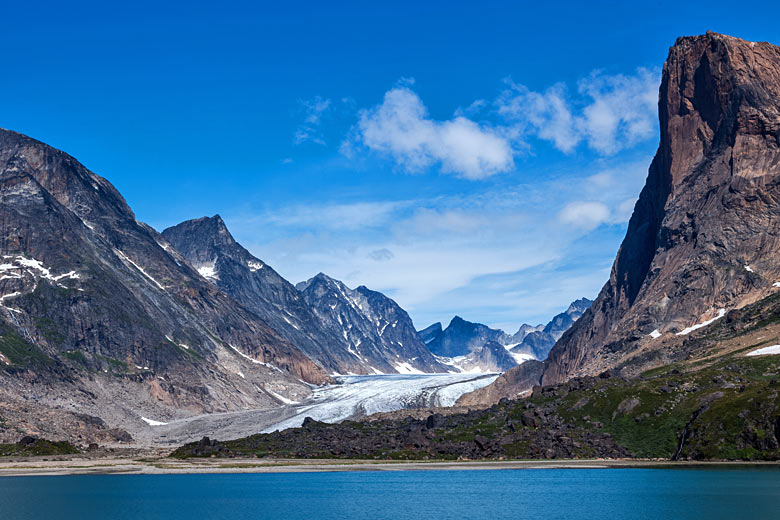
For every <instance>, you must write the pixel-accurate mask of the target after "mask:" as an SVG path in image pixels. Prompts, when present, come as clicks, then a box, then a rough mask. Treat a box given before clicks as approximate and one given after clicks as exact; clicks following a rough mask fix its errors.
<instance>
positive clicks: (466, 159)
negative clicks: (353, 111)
mask: <svg viewBox="0 0 780 520" xmlns="http://www.w3.org/2000/svg"><path fill="white" fill-rule="evenodd" d="M356 147H364V148H366V149H368V150H370V151H372V152H376V153H379V154H382V155H385V156H388V157H390V158H392V159H393V160H394V161H395V163H396V164H397V165H398V166H400V167H401V168H403V169H404V170H406V171H408V172H419V171H422V170H424V169H425V168H429V167H431V166H434V165H438V167H439V169H440V170H441V171H442V172H443V173H451V174H454V175H457V176H459V177H464V178H467V179H484V178H485V177H489V176H491V175H494V174H496V173H500V172H506V171H509V170H510V169H512V168H513V167H514V161H513V158H512V147H511V145H510V143H509V141H508V140H507V139H506V138H505V137H503V136H501V135H500V134H499V133H497V132H495V131H494V130H493V129H491V128H490V127H488V126H486V125H480V124H478V123H475V122H474V121H472V120H470V119H468V118H466V117H463V116H456V117H454V118H452V119H449V120H446V121H436V120H434V119H431V118H430V116H429V115H428V111H427V109H426V107H425V105H424V104H423V102H422V100H421V99H420V98H419V96H417V94H416V93H414V92H413V91H412V90H411V89H410V88H409V87H407V86H405V85H399V86H396V87H395V88H393V89H391V90H389V91H388V92H386V93H385V95H384V99H383V101H382V103H380V104H379V105H377V106H375V107H372V108H369V109H365V110H361V111H360V112H359V115H358V122H357V124H356V125H355V127H354V128H353V130H352V134H351V136H350V137H349V138H348V139H347V140H346V141H344V143H343V144H342V152H344V153H345V154H347V155H349V154H352V153H354V152H355V149H356Z"/></svg>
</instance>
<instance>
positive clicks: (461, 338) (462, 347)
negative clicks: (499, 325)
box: [425, 316, 509, 357]
mask: <svg viewBox="0 0 780 520" xmlns="http://www.w3.org/2000/svg"><path fill="white" fill-rule="evenodd" d="M425 331H428V332H427V333H426V336H425V337H427V338H428V341H426V345H428V348H429V349H430V350H431V352H433V353H434V354H436V355H437V356H441V357H458V356H467V355H469V354H471V353H472V352H474V351H475V350H478V349H480V348H482V346H483V345H485V343H487V342H488V341H495V342H497V343H501V344H505V343H506V342H507V341H508V339H509V336H508V335H507V333H506V332H504V331H503V330H497V329H491V328H490V327H488V326H487V325H482V324H481V323H472V322H470V321H466V320H464V319H463V318H461V317H460V316H455V317H454V318H452V321H450V324H449V325H447V328H446V329H444V330H442V328H441V324H440V323H434V324H433V325H431V326H430V327H428V328H426V329H425Z"/></svg>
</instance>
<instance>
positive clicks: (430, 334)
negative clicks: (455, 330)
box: [417, 321, 442, 345]
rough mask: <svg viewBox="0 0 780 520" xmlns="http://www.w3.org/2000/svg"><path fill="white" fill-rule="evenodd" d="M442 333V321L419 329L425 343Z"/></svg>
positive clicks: (419, 334) (418, 333)
mask: <svg viewBox="0 0 780 520" xmlns="http://www.w3.org/2000/svg"><path fill="white" fill-rule="evenodd" d="M441 333H442V328H441V323H439V322H438V321H437V322H436V323H434V324H433V325H429V326H427V327H425V328H424V329H423V330H420V331H417V335H418V336H419V337H420V339H421V340H422V342H423V343H425V344H426V345H427V344H428V343H430V342H431V341H433V340H434V339H436V338H437V337H439V336H440V335H441Z"/></svg>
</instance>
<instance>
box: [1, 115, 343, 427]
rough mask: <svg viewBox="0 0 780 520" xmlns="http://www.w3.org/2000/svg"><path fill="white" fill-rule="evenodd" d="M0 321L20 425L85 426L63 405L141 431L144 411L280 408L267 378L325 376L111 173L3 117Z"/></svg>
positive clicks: (9, 396)
mask: <svg viewBox="0 0 780 520" xmlns="http://www.w3.org/2000/svg"><path fill="white" fill-rule="evenodd" d="M0 329H2V330H0V352H1V353H2V355H3V357H4V359H3V360H2V361H3V362H2V363H0V381H1V382H2V384H0V397H2V398H1V399H0V408H4V409H3V413H2V415H3V416H4V417H6V418H15V417H18V416H17V415H15V413H17V412H19V411H20V410H29V411H30V415H29V416H28V417H26V418H24V419H20V421H19V423H18V424H20V425H27V426H24V427H29V429H30V431H40V432H44V431H45V430H42V429H41V428H55V429H56V428H60V431H53V432H51V433H52V434H54V435H62V433H63V431H62V429H64V428H65V425H66V424H67V423H68V422H69V421H70V422H73V423H74V424H75V423H78V424H81V425H82V426H84V424H83V423H84V421H81V423H79V420H78V419H74V417H75V416H73V415H72V414H70V415H68V412H66V411H65V410H71V409H78V410H80V412H79V413H81V414H82V415H84V414H87V416H89V415H90V414H91V415H93V416H102V417H103V418H104V419H105V423H107V424H108V425H109V426H111V425H112V424H113V425H114V426H117V427H122V428H125V429H127V430H128V431H131V430H132V429H133V428H134V427H144V426H147V425H146V424H145V423H144V422H143V421H142V420H141V418H140V416H141V414H142V413H144V414H153V415H156V416H158V417H172V416H177V415H182V414H193V413H202V412H204V411H226V410H231V409H240V408H247V407H255V408H257V407H264V406H269V407H271V406H276V405H278V402H279V401H278V400H277V398H276V397H275V396H274V395H273V394H272V393H269V392H266V391H264V390H263V389H264V388H265V386H266V385H273V386H274V388H275V389H276V393H277V394H280V393H281V394H286V395H288V396H292V397H295V396H304V395H306V394H308V393H309V389H308V386H307V385H306V384H304V383H303V382H302V381H301V380H303V381H306V382H309V383H321V382H324V381H327V380H329V378H328V376H327V375H326V374H325V373H324V371H323V370H322V369H320V368H319V367H318V366H316V365H315V364H314V363H313V362H312V361H311V360H310V359H309V358H307V357H306V356H305V355H304V354H302V353H301V352H300V351H299V350H297V349H296V348H295V347H294V346H293V345H292V344H290V343H289V342H287V341H285V340H284V339H283V338H281V337H280V336H279V335H278V334H276V332H275V331H274V330H272V329H271V328H270V327H269V326H268V325H267V324H266V323H265V322H263V321H262V320H261V319H260V318H258V317H257V316H256V315H255V314H253V313H251V312H250V311H248V310H247V309H245V308H244V307H242V306H241V305H239V304H238V303H237V302H236V301H235V300H233V299H232V298H230V297H229V296H227V295H226V294H225V293H223V292H222V291H220V290H218V289H217V288H216V287H215V286H213V285H211V284H209V283H207V282H206V281H205V280H203V279H202V278H201V277H200V276H199V275H198V274H197V273H196V272H195V271H194V270H193V269H192V267H190V266H189V264H188V263H187V262H186V261H185V260H184V258H183V257H182V256H181V255H179V254H178V253H177V252H176V251H175V250H174V249H173V248H172V247H171V246H170V245H169V244H168V243H167V242H166V241H165V240H164V239H163V237H162V236H160V235H159V234H158V233H157V232H156V231H154V230H153V229H151V228H150V227H149V226H146V225H145V224H142V223H140V222H138V221H137V220H136V219H135V216H134V215H133V213H132V211H131V210H130V208H129V207H128V205H127V204H126V202H125V201H124V199H123V198H122V196H121V195H120V194H119V193H118V192H117V191H116V189H115V188H114V187H113V186H112V185H111V184H110V183H109V182H108V181H106V180H105V179H103V178H101V177H99V176H97V175H95V174H94V173H92V172H90V171H89V170H87V169H86V168H85V167H84V166H82V165H81V164H80V163H78V161H76V160H75V159H73V158H72V157H70V156H69V155H67V154H65V153H63V152H61V151H59V150H55V149H53V148H51V147H49V146H47V145H45V144H43V143H40V142H38V141H35V140H34V139H30V138H28V137H26V136H23V135H21V134H18V133H15V132H11V131H7V130H0ZM26 399H30V400H31V402H33V401H34V402H35V404H34V405H31V406H27V405H25V400H26ZM63 403H65V406H63ZM68 403H70V404H68ZM74 406H75V408H73V407H74ZM12 408H13V409H12ZM14 410H16V412H15V411H14ZM45 410H49V411H51V413H52V414H53V415H51V416H48V415H46V414H47V413H48V412H45ZM56 410H62V411H61V412H57V411H56ZM38 412H40V413H38ZM52 417H56V419H55V420H51V418H52ZM25 421H26V422H25ZM87 426H88V425H87ZM36 429H37V430H36Z"/></svg>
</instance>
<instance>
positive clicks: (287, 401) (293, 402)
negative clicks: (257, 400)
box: [265, 388, 300, 404]
mask: <svg viewBox="0 0 780 520" xmlns="http://www.w3.org/2000/svg"><path fill="white" fill-rule="evenodd" d="M265 391H266V392H268V393H269V394H271V395H272V396H274V397H275V398H277V399H279V400H280V401H281V402H283V403H284V404H300V403H299V402H298V401H293V400H292V399H287V398H286V397H285V396H283V395H279V394H277V393H276V392H274V391H273V390H271V389H270V388H266V389H265Z"/></svg>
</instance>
